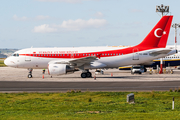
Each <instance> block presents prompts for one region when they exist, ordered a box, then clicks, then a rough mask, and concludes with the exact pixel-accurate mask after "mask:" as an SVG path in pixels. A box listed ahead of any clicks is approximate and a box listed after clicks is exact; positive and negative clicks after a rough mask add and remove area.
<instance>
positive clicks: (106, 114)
mask: <svg viewBox="0 0 180 120" xmlns="http://www.w3.org/2000/svg"><path fill="white" fill-rule="evenodd" d="M129 93H130V92H81V91H77V92H76V91H73V90H72V91H70V92H67V93H1V94H0V118H1V119H13V120H16V119H17V120H19V119H26V120H27V119H29V120H30V119H38V120H39V119H43V120H46V119H47V120H49V119H62V120H67V119H73V120H74V119H75V120H76V119H77V120H84V119H91V120H92V119H93V120H99V119H159V120H161V119H163V120H164V119H179V118H180V93H179V92H154V91H152V92H134V94H135V104H128V103H127V102H126V96H127V94H129ZM173 97H175V109H174V110H172V98H173Z"/></svg>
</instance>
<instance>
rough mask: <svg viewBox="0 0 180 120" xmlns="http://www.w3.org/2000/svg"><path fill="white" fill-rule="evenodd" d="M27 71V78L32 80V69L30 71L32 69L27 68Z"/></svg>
mask: <svg viewBox="0 0 180 120" xmlns="http://www.w3.org/2000/svg"><path fill="white" fill-rule="evenodd" d="M28 70H29V74H28V76H27V77H28V78H32V71H33V69H32V68H29V69H28Z"/></svg>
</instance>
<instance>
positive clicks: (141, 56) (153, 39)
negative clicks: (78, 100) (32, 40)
mask: <svg viewBox="0 0 180 120" xmlns="http://www.w3.org/2000/svg"><path fill="white" fill-rule="evenodd" d="M172 19H173V16H171V15H169V16H168V15H167V16H163V17H162V18H161V19H160V20H159V22H158V23H157V24H156V25H155V26H154V28H153V29H152V30H151V31H150V33H149V34H148V35H147V36H146V37H145V38H144V40H143V41H142V42H141V43H140V44H138V45H136V46H132V47H125V48H115V47H73V48H27V49H22V50H19V51H16V52H14V53H13V54H12V56H10V57H8V58H7V59H5V61H4V63H5V64H6V65H7V66H10V67H15V68H27V69H28V70H29V74H28V78H32V70H33V69H48V73H49V75H62V74H67V73H73V72H75V71H77V70H81V71H82V73H81V77H82V78H88V77H92V73H91V72H89V69H103V68H118V67H119V66H126V65H134V64H135V65H136V64H141V63H145V62H147V61H152V60H154V59H157V58H162V57H165V56H168V55H171V54H174V53H176V50H172V49H169V48H165V47H166V43H167V39H168V35H169V31H170V27H171V23H172Z"/></svg>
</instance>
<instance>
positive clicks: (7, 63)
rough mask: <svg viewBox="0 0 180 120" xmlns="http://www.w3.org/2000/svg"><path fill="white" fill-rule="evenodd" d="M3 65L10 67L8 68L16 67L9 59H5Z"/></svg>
mask: <svg viewBox="0 0 180 120" xmlns="http://www.w3.org/2000/svg"><path fill="white" fill-rule="evenodd" d="M4 64H5V65H7V66H10V67H14V66H16V64H15V63H14V62H13V61H12V60H10V58H6V59H5V60H4Z"/></svg>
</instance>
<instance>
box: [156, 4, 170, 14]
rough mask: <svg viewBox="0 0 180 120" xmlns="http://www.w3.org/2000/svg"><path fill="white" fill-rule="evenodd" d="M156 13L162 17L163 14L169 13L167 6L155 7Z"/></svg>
mask: <svg viewBox="0 0 180 120" xmlns="http://www.w3.org/2000/svg"><path fill="white" fill-rule="evenodd" d="M156 12H161V14H162V16H163V15H164V13H167V14H168V13H169V6H164V5H163V4H161V6H156Z"/></svg>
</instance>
